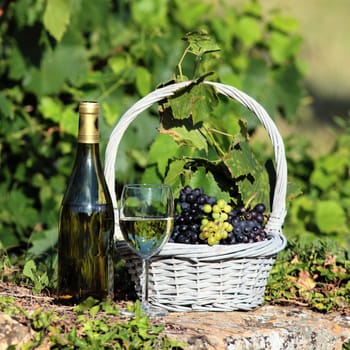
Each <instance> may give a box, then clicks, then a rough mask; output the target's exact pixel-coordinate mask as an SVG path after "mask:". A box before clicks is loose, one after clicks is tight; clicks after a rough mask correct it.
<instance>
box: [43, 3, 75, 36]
mask: <svg viewBox="0 0 350 350" xmlns="http://www.w3.org/2000/svg"><path fill="white" fill-rule="evenodd" d="M70 15H71V1H69V0H50V1H47V2H46V9H45V12H44V18H43V23H44V26H45V28H46V30H47V31H48V32H49V33H50V34H51V35H52V36H53V37H54V38H55V39H56V40H57V41H61V39H62V36H63V34H64V32H65V31H66V29H67V26H68V24H69V21H70Z"/></svg>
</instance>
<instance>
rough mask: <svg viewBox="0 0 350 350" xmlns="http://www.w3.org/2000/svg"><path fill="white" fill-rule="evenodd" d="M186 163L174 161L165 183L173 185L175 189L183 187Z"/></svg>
mask: <svg viewBox="0 0 350 350" xmlns="http://www.w3.org/2000/svg"><path fill="white" fill-rule="evenodd" d="M184 167H185V161H184V160H181V159H179V160H174V161H172V162H171V163H170V165H169V170H168V172H167V175H166V177H165V179H164V182H165V183H167V184H169V185H171V186H172V187H174V188H178V187H181V186H182V183H181V174H183V173H184Z"/></svg>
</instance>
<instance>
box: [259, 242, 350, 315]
mask: <svg viewBox="0 0 350 350" xmlns="http://www.w3.org/2000/svg"><path fill="white" fill-rule="evenodd" d="M265 300H266V301H269V302H277V303H287V304H288V303H292V304H293V303H296V304H300V305H304V306H307V307H311V308H313V309H315V310H317V311H320V312H329V311H335V310H349V307H350V261H349V255H348V252H347V250H345V249H344V248H341V247H339V246H337V245H336V244H335V243H334V242H331V241H317V240H316V241H314V242H313V243H307V244H302V243H300V242H293V241H292V242H289V245H288V247H287V249H286V250H285V251H283V252H281V253H279V256H278V258H277V261H276V264H275V266H274V267H273V269H272V270H271V273H270V277H269V280H268V285H267V288H266V296H265Z"/></svg>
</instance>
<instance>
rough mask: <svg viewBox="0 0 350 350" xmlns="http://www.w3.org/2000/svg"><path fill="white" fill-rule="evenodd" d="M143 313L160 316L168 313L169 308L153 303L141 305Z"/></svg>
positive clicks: (149, 315)
mask: <svg viewBox="0 0 350 350" xmlns="http://www.w3.org/2000/svg"><path fill="white" fill-rule="evenodd" d="M141 310H142V314H143V315H145V316H148V317H160V316H166V315H168V313H169V312H168V310H167V309H163V308H161V307H159V306H154V305H151V304H149V303H148V304H142V305H141Z"/></svg>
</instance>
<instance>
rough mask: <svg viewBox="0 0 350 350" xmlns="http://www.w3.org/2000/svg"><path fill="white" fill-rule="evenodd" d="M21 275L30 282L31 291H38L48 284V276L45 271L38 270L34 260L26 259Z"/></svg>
mask: <svg viewBox="0 0 350 350" xmlns="http://www.w3.org/2000/svg"><path fill="white" fill-rule="evenodd" d="M23 275H24V276H25V277H27V278H29V280H30V282H31V283H32V287H33V292H34V293H40V292H41V291H42V290H43V289H45V288H46V287H48V286H49V278H48V276H47V272H46V271H39V270H38V269H37V265H36V263H35V261H34V260H32V259H30V260H28V261H27V262H26V263H25V265H24V267H23Z"/></svg>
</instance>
